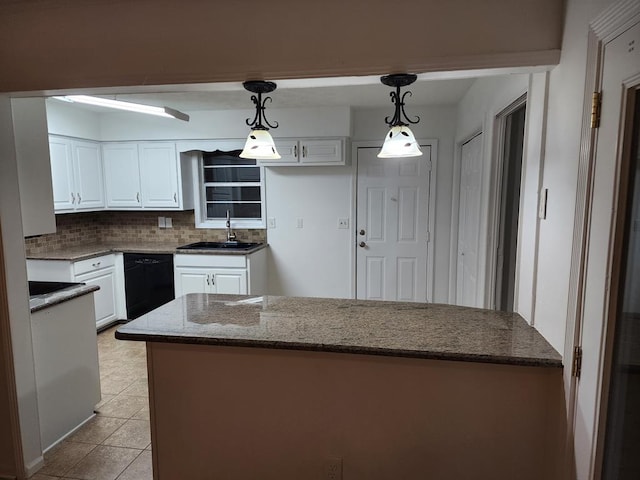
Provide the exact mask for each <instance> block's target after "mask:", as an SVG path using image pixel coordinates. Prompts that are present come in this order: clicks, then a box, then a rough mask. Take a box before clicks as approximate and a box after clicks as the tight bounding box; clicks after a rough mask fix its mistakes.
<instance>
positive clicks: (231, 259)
mask: <svg viewBox="0 0 640 480" xmlns="http://www.w3.org/2000/svg"><path fill="white" fill-rule="evenodd" d="M173 264H174V266H176V267H237V268H246V266H247V256H246V255H201V254H195V253H194V254H182V255H180V254H177V255H175V256H174V258H173Z"/></svg>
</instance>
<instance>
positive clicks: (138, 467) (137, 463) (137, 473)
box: [118, 450, 153, 480]
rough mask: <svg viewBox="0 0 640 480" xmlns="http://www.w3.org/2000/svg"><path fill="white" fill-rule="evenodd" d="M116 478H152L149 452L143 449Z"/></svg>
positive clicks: (142, 479) (148, 479) (146, 479)
mask: <svg viewBox="0 0 640 480" xmlns="http://www.w3.org/2000/svg"><path fill="white" fill-rule="evenodd" d="M118 480H153V465H152V462H151V452H150V451H148V450H145V451H144V452H142V453H141V454H140V455H139V456H138V458H136V459H135V460H134V461H133V463H132V464H131V465H129V466H128V467H127V468H126V470H125V471H124V472H122V475H120V476H119V477H118Z"/></svg>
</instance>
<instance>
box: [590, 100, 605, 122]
mask: <svg viewBox="0 0 640 480" xmlns="http://www.w3.org/2000/svg"><path fill="white" fill-rule="evenodd" d="M601 110H602V93H601V92H593V96H592V97H591V128H598V127H600V111H601Z"/></svg>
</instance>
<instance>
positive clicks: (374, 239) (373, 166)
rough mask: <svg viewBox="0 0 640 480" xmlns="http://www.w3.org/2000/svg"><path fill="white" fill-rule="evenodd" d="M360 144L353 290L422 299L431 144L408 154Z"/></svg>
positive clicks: (376, 297) (369, 296)
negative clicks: (382, 152) (385, 153)
mask: <svg viewBox="0 0 640 480" xmlns="http://www.w3.org/2000/svg"><path fill="white" fill-rule="evenodd" d="M378 151H379V148H358V181H357V183H358V190H357V207H356V209H357V220H356V226H357V232H356V241H357V243H358V246H357V247H356V252H357V253H356V285H357V286H356V295H357V298H361V299H367V300H398V301H407V302H426V301H428V300H429V299H428V296H427V261H428V242H429V231H428V229H429V197H430V194H429V193H430V192H429V188H430V180H431V147H430V146H423V147H422V151H423V155H422V156H421V157H412V158H387V159H380V158H377V154H378Z"/></svg>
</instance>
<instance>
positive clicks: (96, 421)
mask: <svg viewBox="0 0 640 480" xmlns="http://www.w3.org/2000/svg"><path fill="white" fill-rule="evenodd" d="M125 422H126V420H125V419H123V418H112V417H103V416H100V415H98V416H95V417H93V418H92V419H91V420H89V421H88V422H87V423H86V424H85V425H83V426H82V428H81V429H80V430H78V431H77V432H75V433H74V434H73V435H71V436H70V437H69V440H70V441H72V442H79V443H92V444H94V445H98V444H99V443H102V442H103V441H105V440H106V439H107V438H108V437H109V435H111V434H112V433H113V432H115V431H116V430H118V428H120V427H121V426H122V425H124V423H125Z"/></svg>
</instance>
